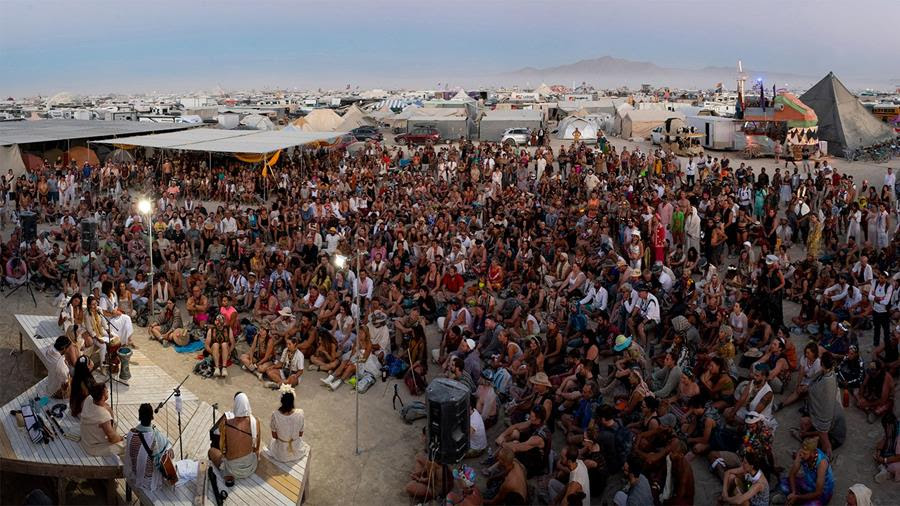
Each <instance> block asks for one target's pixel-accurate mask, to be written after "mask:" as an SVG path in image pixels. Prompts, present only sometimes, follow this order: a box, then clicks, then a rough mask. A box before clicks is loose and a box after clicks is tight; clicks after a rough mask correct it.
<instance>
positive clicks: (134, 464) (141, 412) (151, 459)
mask: <svg viewBox="0 0 900 506" xmlns="http://www.w3.org/2000/svg"><path fill="white" fill-rule="evenodd" d="M138 422H139V423H138V425H137V426H136V427H134V428H133V429H131V430H130V431H129V432H128V434H126V435H125V458H124V459H123V464H122V472H123V473H124V474H125V481H127V482H128V484H129V485H130V486H131V487H132V488H135V489H141V490H145V491H150V492H152V491H154V490H156V489H158V488H159V487H160V486H161V485H162V484H163V482H164V479H165V478H164V477H163V475H162V473H161V472H160V470H159V463H160V461H161V460H162V457H163V455H164V454H165V452H166V450H167V449H168V446H169V440H168V439H167V438H166V436H165V435H164V434H163V433H162V432H160V431H158V430H157V429H156V427H154V426H153V406H151V405H150V404H148V403H146V402H145V403H143V404H141V406H140V407H139V408H138ZM170 457H171V454H170Z"/></svg>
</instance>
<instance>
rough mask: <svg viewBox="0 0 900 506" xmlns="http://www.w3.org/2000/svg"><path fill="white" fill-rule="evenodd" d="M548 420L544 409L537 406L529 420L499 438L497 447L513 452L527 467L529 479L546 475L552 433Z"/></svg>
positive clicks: (506, 431)
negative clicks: (546, 422) (547, 423)
mask: <svg viewBox="0 0 900 506" xmlns="http://www.w3.org/2000/svg"><path fill="white" fill-rule="evenodd" d="M546 418H547V415H546V414H545V413H544V408H543V407H542V406H535V407H534V409H532V410H531V416H530V417H529V419H528V420H526V421H524V422H522V423H517V424H515V425H510V426H509V428H508V429H506V430H505V431H503V433H502V434H500V435H499V436H497V440H496V443H497V446H499V447H500V448H501V449H504V448H506V449H509V450H511V451H512V452H513V453H514V455H515V458H516V460H518V461H519V462H521V463H522V465H524V466H525V469H526V470H527V471H528V477H529V478H533V477H535V476H539V475H541V474H544V472H545V471H546V470H547V453H546V452H547V448H548V446H549V442H550V432H549V431H548V430H547V426H546V424H545V420H546Z"/></svg>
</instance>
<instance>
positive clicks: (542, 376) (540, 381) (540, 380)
mask: <svg viewBox="0 0 900 506" xmlns="http://www.w3.org/2000/svg"><path fill="white" fill-rule="evenodd" d="M528 381H530V382H531V383H533V384H535V385H542V386H545V387H548V388H549V387H552V386H553V384H552V383H550V378H548V377H547V373H545V372H539V373H537V374H535V375H534V376H532V377H531V378H529V379H528Z"/></svg>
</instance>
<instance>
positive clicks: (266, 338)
mask: <svg viewBox="0 0 900 506" xmlns="http://www.w3.org/2000/svg"><path fill="white" fill-rule="evenodd" d="M239 358H240V361H241V368H242V369H246V370H248V371H250V372H252V373H254V374H256V377H257V378H259V379H260V380H262V378H263V374H264V373H265V372H266V371H265V370H264V368H263V365H264V364H268V366H269V367H271V365H272V364H271V362H272V360H274V358H275V339H273V338H272V337H271V336H270V335H269V322H267V321H262V322H260V324H259V327H258V328H257V330H256V334H254V335H253V341H252V342H251V343H250V350H249V351H248V352H247V353H244V354H243V355H241V356H240V357H239Z"/></svg>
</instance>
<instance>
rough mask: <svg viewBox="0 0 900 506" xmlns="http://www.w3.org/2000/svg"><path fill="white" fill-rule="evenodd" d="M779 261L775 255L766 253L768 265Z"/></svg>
mask: <svg viewBox="0 0 900 506" xmlns="http://www.w3.org/2000/svg"><path fill="white" fill-rule="evenodd" d="M777 263H778V257H777V256H775V255H766V265H774V264H777Z"/></svg>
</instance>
